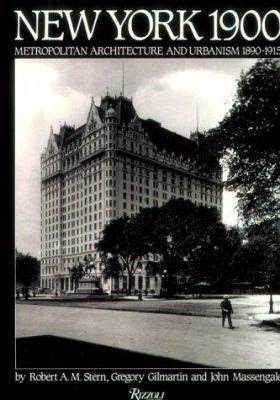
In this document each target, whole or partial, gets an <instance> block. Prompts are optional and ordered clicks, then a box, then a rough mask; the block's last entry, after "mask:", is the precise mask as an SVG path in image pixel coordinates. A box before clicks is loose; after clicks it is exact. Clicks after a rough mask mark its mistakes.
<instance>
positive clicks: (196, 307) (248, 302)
mask: <svg viewBox="0 0 280 400" xmlns="http://www.w3.org/2000/svg"><path fill="white" fill-rule="evenodd" d="M220 297H222V296H220ZM76 298H77V296H66V297H65V298H64V299H61V300H60V299H59V297H58V298H56V297H49V298H44V299H39V298H38V299H37V298H31V299H30V300H29V301H30V302H31V301H32V303H33V304H35V303H36V304H42V305H43V304H45V305H57V306H63V307H79V308H98V309H107V310H122V311H138V312H152V313H167V314H179V315H197V316H206V317H220V313H221V309H220V303H221V298H215V297H214V298H202V299H199V298H196V299H193V298H191V297H190V298H187V299H180V300H178V299H177V300H163V299H157V298H154V299H151V298H149V299H147V298H146V299H145V297H144V300H143V301H134V300H136V299H137V297H136V296H135V299H134V300H124V299H120V300H116V301H110V298H109V299H108V300H107V301H102V300H99V301H95V300H94V299H87V298H85V297H84V298H82V297H81V298H80V299H79V298H78V299H77V300H76ZM273 301H274V311H275V316H277V314H278V317H279V318H280V295H274V296H273ZM231 302H232V305H233V309H234V315H233V317H234V318H237V319H252V318H254V317H255V316H256V315H260V314H261V315H263V314H267V315H268V311H269V296H268V295H244V296H231Z"/></svg>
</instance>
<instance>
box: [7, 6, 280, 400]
mask: <svg viewBox="0 0 280 400" xmlns="http://www.w3.org/2000/svg"><path fill="white" fill-rule="evenodd" d="M262 3H263V4H262V6H257V5H256V1H210V2H207V1H194V0H192V1H188V0H186V1H179V0H175V1H174V2H167V1H156V0H150V1H145V0H142V1H116V0H115V1H110V0H106V1H101V0H97V1H73V0H72V1H71V0H68V1H64V2H60V1H30V0H28V1H10V2H8V3H6V4H5V8H4V9H3V8H2V9H1V12H2V13H1V17H2V18H1V28H2V34H1V39H2V40H1V53H2V54H1V55H2V57H1V58H2V61H1V64H2V68H4V70H3V71H2V74H1V77H2V89H3V91H2V105H3V106H2V114H3V115H2V133H1V136H2V139H4V140H2V146H1V150H2V155H1V162H2V166H1V167H2V168H1V172H2V174H1V182H2V193H1V197H2V200H4V205H3V206H2V211H4V213H3V219H2V235H1V246H2V252H1V255H2V260H1V261H2V263H1V264H2V265H1V267H2V274H1V277H2V280H1V288H2V291H1V293H2V296H1V297H2V310H3V311H8V312H7V313H5V312H4V314H5V315H4V318H3V320H2V324H1V325H2V332H3V333H5V334H6V335H5V338H3V339H2V341H1V343H2V354H4V352H5V350H8V351H7V356H6V357H5V358H3V357H2V360H3V362H2V365H4V376H2V377H3V378H4V379H2V382H3V383H9V384H14V371H15V369H14V368H15V363H14V356H15V354H14V336H15V335H14V329H15V326H14V317H15V316H14V47H15V46H50V45H55V46H57V45H61V43H60V42H54V43H51V42H41V41H37V42H34V40H33V39H32V38H29V39H26V40H24V41H18V42H15V41H14V38H15V36H16V16H15V14H14V12H13V10H16V9H17V10H22V11H23V12H28V11H30V10H36V9H37V10H38V9H73V10H82V9H87V10H91V9H103V10H104V9H140V8H144V9H171V10H172V9H186V10H192V9H202V10H203V12H204V15H205V16H207V15H208V14H209V13H210V12H213V11H214V10H215V9H217V8H218V9H219V10H220V11H223V10H227V9H233V10H235V11H237V12H238V13H239V14H240V15H242V13H243V12H245V11H247V10H249V9H257V10H258V12H259V13H260V14H261V15H262V14H264V13H265V12H267V11H268V10H270V9H273V8H277V9H279V1H278V2H273V1H272V0H271V1H263V2H262ZM209 21H210V19H209V18H207V17H206V18H205V21H204V22H202V24H201V26H199V31H200V32H201V33H202V34H204V35H205V37H206V38H207V37H208V38H209V29H210V26H209ZM140 32H141V27H139V33H140ZM114 35H115V29H114V26H113V24H112V23H111V22H110V23H104V24H102V23H100V20H99V24H98V29H97V30H96V34H95V36H94V42H93V41H90V42H88V40H87V39H86V38H85V37H83V35H81V36H79V39H78V40H75V42H74V43H73V41H72V40H69V38H67V37H66V38H65V39H66V40H65V41H64V42H63V46H68V45H71V46H73V45H76V46H90V45H94V46H98V45H103V46H104V45H115V43H112V38H113V37H114ZM124 43H125V44H124ZM117 44H119V43H117ZM163 44H164V45H165V46H169V45H186V44H187V45H206V46H207V45H213V44H214V45H215V44H217V45H230V46H238V45H244V41H243V40H242V39H241V38H240V36H237V37H236V39H235V40H233V41H231V42H216V43H215V42H207V39H204V40H203V41H201V42H196V41H193V42H192V41H191V40H189V41H188V43H186V42H183V43H181V42H180V41H175V42H172V41H168V40H166V41H164V43H162V42H159V43H158V45H163ZM245 44H248V43H247V42H245ZM265 44H266V45H271V44H272V43H271V42H269V43H268V42H267V41H264V40H263V39H259V40H256V41H254V42H250V45H256V46H257V45H260V46H263V45H265ZM277 44H279V40H277V43H273V45H277ZM120 45H141V46H143V45H145V46H149V45H155V42H154V41H145V42H137V43H135V42H134V41H130V40H126V41H125V42H120ZM3 222H4V223H3ZM248 340H250V339H249V338H248ZM244 357H246V354H244ZM128 372H129V371H128ZM165 372H167V371H165ZM229 372H230V371H229ZM246 372H249V371H246ZM266 372H271V371H266ZM225 385H226V387H224V386H225ZM59 386H60V389H61V390H60V393H58V384H49V385H47V384H45V385H44V386H42V385H41V384H29V385H16V388H17V392H18V395H20V396H22V395H26V394H27V395H28V396H30V395H32V397H33V395H36V396H40V397H44V395H48V394H49V393H56V395H57V397H60V396H63V397H66V396H67V397H68V393H69V390H67V391H66V387H67V388H68V389H70V390H71V393H72V395H74V396H75V397H79V398H83V397H84V396H85V394H84V393H83V390H84V389H86V390H87V394H86V397H87V398H92V399H101V398H102V399H103V398H104V399H115V398H116V399H128V398H129V396H128V385H126V384H110V385H104V384H103V385H99V386H97V385H96V384H86V385H85V384H84V385H81V384H75V383H72V384H68V385H62V384H60V385H59ZM245 386H247V385H246V384H237V383H235V384H234V386H233V385H232V384H222V383H220V384H217V385H214V384H212V385H211V386H209V385H207V384H193V385H191V384H186V383H173V384H168V383H165V384H164V383H160V384H155V383H153V384H151V383H150V384H146V385H143V386H141V388H142V389H143V390H144V388H145V387H147V388H149V389H150V390H153V391H156V390H160V391H162V390H166V396H165V399H168V400H169V399H183V398H184V399H185V398H191V397H192V396H193V395H195V396H196V397H197V396H201V391H203V394H204V396H207V397H208V396H209V397H211V396H212V395H213V391H215V393H216V392H217V390H218V391H219V392H220V393H221V395H223V396H226V397H228V396H229V393H231V394H233V393H234V389H236V388H237V387H240V388H241V391H242V393H243V395H244V390H245ZM261 386H264V388H263V389H264V393H265V395H266V396H267V393H268V390H269V389H270V388H272V384H269V385H256V386H255V387H256V389H257V391H258V393H260V391H261ZM251 387H252V385H250V391H251V390H252V389H251ZM191 391H192V393H191ZM35 393H36V394H35ZM250 395H252V393H250ZM89 396H90V397H89Z"/></svg>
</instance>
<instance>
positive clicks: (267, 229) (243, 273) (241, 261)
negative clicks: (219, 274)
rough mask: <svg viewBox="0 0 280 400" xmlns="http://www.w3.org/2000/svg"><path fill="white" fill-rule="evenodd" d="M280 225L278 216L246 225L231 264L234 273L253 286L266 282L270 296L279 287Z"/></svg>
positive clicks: (233, 274) (236, 276) (262, 284)
mask: <svg viewBox="0 0 280 400" xmlns="http://www.w3.org/2000/svg"><path fill="white" fill-rule="evenodd" d="M279 228H280V224H279V221H278V220H274V221H273V220H269V221H264V222H262V223H261V224H255V225H251V226H249V227H247V228H246V229H245V232H244V237H245V240H244V242H243V245H242V246H241V248H240V249H239V251H238V252H236V254H235V256H234V258H233V260H232V263H231V266H230V267H231V274H232V276H233V277H235V278H238V279H239V280H247V281H250V282H252V283H253V284H254V286H257V285H259V286H264V285H266V286H267V287H268V288H269V291H270V294H271V296H272V293H274V292H275V290H277V289H279V287H280V229H279ZM271 301H272V297H271ZM271 312H273V311H271Z"/></svg>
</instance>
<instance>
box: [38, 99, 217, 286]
mask: <svg viewBox="0 0 280 400" xmlns="http://www.w3.org/2000/svg"><path fill="white" fill-rule="evenodd" d="M200 136H201V134H199V133H198V132H195V133H192V134H191V139H187V138H185V137H183V136H180V135H178V134H176V133H173V132H170V131H168V130H167V129H164V128H163V127H161V124H160V123H158V122H156V121H153V120H150V119H147V120H143V119H141V118H139V116H138V115H137V113H136V111H135V109H134V106H133V103H132V100H130V99H127V98H125V97H123V96H119V97H111V96H109V95H106V96H105V97H104V98H102V99H101V104H100V106H97V105H95V103H94V100H92V102H91V106H90V110H89V114H88V119H87V121H86V123H85V125H83V126H81V127H79V128H77V129H75V127H72V126H68V125H66V124H65V125H64V126H61V128H60V132H59V133H58V134H56V133H54V132H53V130H52V129H51V132H50V136H49V140H48V145H47V147H46V148H45V150H44V152H43V154H42V155H41V287H43V288H49V289H51V290H54V291H55V290H57V291H65V292H66V291H68V290H73V283H72V282H71V279H70V276H69V268H71V267H73V266H74V265H77V264H78V263H79V262H81V261H83V259H84V257H85V256H86V255H89V254H91V256H92V257H93V259H94V265H95V267H96V269H94V270H93V272H92V274H91V275H89V276H88V277H87V278H84V279H82V280H81V282H80V284H79V290H83V288H84V289H85V290H86V289H88V288H90V287H94V286H95V287H96V286H100V287H102V288H103V289H104V290H105V291H106V290H107V291H109V290H110V289H116V288H121V289H122V288H124V289H125V287H126V284H127V281H126V277H125V276H124V277H120V279H119V280H115V281H114V282H113V287H112V282H111V280H110V281H109V280H108V281H107V280H105V279H103V277H102V268H103V265H102V260H101V258H100V256H99V255H98V254H97V253H96V251H95V244H96V243H97V242H98V240H99V238H100V236H101V235H102V231H103V228H104V225H105V224H108V223H109V222H110V221H111V220H112V219H114V218H117V217H120V216H122V215H124V214H127V215H132V214H134V213H137V212H139V210H140V209H141V208H142V207H150V206H161V205H162V204H164V203H165V202H167V201H168V200H169V199H171V198H178V197H182V198H184V199H190V200H191V201H192V202H194V203H196V204H198V205H206V206H215V207H217V209H218V210H219V211H220V212H222V185H221V172H220V171H219V172H213V173H211V174H208V176H202V175H201V174H198V173H197V170H196V167H195V153H196V149H197V146H199V139H200ZM143 265H144V264H143ZM160 280H161V277H160V276H157V277H149V276H146V275H145V270H144V267H143V268H142V269H141V270H139V271H138V272H137V273H136V274H135V277H134V281H133V287H134V288H135V289H138V288H140V289H144V290H154V291H155V292H158V291H159V289H160V285H161V282H160Z"/></svg>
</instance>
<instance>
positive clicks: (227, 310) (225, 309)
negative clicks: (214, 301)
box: [221, 294, 233, 329]
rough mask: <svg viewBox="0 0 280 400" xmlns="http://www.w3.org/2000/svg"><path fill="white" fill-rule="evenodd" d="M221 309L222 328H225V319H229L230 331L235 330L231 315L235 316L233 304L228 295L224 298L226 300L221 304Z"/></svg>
mask: <svg viewBox="0 0 280 400" xmlns="http://www.w3.org/2000/svg"><path fill="white" fill-rule="evenodd" d="M221 309H222V326H223V328H224V327H225V319H226V318H227V319H228V324H229V327H230V329H233V326H232V322H231V314H233V309H232V305H231V302H230V300H229V297H228V295H227V294H226V295H225V296H224V300H223V301H222V302H221Z"/></svg>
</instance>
